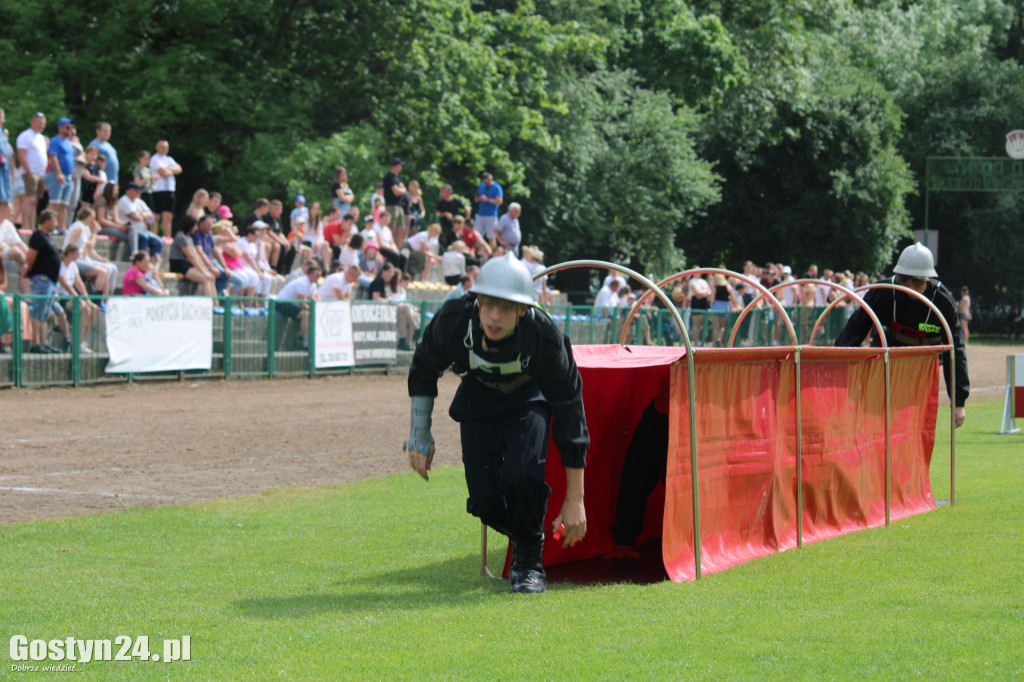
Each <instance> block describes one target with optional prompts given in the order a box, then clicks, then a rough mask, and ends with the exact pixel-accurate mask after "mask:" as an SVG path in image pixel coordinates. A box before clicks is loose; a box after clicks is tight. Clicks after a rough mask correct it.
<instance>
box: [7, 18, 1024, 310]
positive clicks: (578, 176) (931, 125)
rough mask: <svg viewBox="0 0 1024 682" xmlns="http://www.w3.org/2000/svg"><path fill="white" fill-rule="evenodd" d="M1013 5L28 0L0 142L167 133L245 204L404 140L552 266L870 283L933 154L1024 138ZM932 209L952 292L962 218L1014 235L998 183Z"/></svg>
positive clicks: (970, 262)
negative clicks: (833, 271) (28, 132)
mask: <svg viewBox="0 0 1024 682" xmlns="http://www.w3.org/2000/svg"><path fill="white" fill-rule="evenodd" d="M1021 19H1022V17H1021V3H1020V2H1016V1H1014V2H1001V1H1000V0H975V1H973V2H970V3H949V2H944V1H941V0H919V1H916V2H896V1H895V0H872V1H866V0H865V1H858V2H854V1H853V0H827V1H824V2H821V1H813V2H812V1H811V0H744V1H743V2H740V1H738V0H693V1H691V2H686V1H684V0H524V1H519V2H503V1H494V2H481V1H476V0H414V1H408V0H406V1H403V2H399V1H398V0H376V1H375V2H369V1H368V0H345V1H340V2H324V1H323V0H269V1H260V2H257V1H256V0H178V1H177V2H174V3H167V2H162V1H158V0H138V1H137V2H135V3H131V4H115V5H110V3H100V2H98V1H97V0H81V1H80V2H76V3H72V4H70V5H68V4H58V3H56V2H55V1H54V0H22V2H19V3H4V4H3V5H0V26H3V27H4V30H3V32H2V34H0V57H2V58H3V64H4V73H3V78H2V80H0V106H3V107H4V108H5V109H6V111H7V119H8V126H9V127H10V128H11V130H12V133H13V134H17V132H18V131H19V130H21V129H22V128H23V126H24V125H25V124H26V123H27V121H28V118H29V116H30V115H31V113H32V112H33V111H35V110H43V111H45V112H46V113H47V114H48V115H49V116H50V117H51V118H54V119H55V118H56V117H57V116H60V115H63V114H66V113H67V114H70V115H72V116H74V117H76V118H77V119H78V121H79V129H80V130H81V131H82V134H83V136H85V135H90V134H91V125H92V123H93V122H95V121H96V120H99V119H105V120H109V121H111V122H112V124H113V126H114V131H115V132H114V140H113V141H114V143H115V145H116V146H118V148H119V149H120V150H121V154H122V157H123V165H125V166H126V171H127V167H128V166H130V164H131V162H132V161H133V159H134V155H135V152H136V151H138V149H141V148H150V149H151V148H152V146H153V143H154V142H155V141H156V139H158V138H167V139H169V140H170V141H171V145H172V153H173V154H174V156H175V157H176V158H177V159H178V160H179V161H180V162H181V163H182V165H183V166H184V167H185V169H186V173H185V175H184V176H182V179H181V186H182V189H181V191H182V192H183V193H188V192H190V191H191V190H192V189H194V188H196V187H199V186H204V187H207V188H211V189H212V188H216V189H218V190H220V191H221V192H223V193H224V194H225V196H226V197H227V200H228V201H229V202H231V203H234V204H240V206H241V208H242V209H243V210H244V208H245V207H246V206H247V205H248V204H249V203H250V202H251V200H252V199H254V198H255V197H256V196H259V195H276V196H282V197H283V196H286V195H290V194H292V193H294V192H296V191H298V190H302V191H305V192H306V193H307V194H309V195H310V197H311V199H314V200H315V199H320V200H326V199H327V198H328V188H329V186H330V182H331V179H332V178H331V172H332V168H333V167H334V166H335V165H338V164H341V165H345V166H347V167H348V168H349V172H350V179H351V182H352V184H353V186H354V188H355V189H356V192H357V196H360V197H365V196H368V194H369V193H370V192H371V191H372V190H373V188H374V187H375V186H376V184H377V182H378V181H379V179H380V176H382V175H383V172H384V170H385V167H384V163H385V161H386V160H387V159H388V158H390V157H391V156H392V155H395V154H399V155H401V156H403V157H404V158H405V159H406V160H407V162H408V163H407V166H406V176H407V177H408V178H413V177H415V178H418V179H419V180H420V181H421V184H422V185H423V186H424V190H425V194H426V197H427V204H428V207H429V206H430V205H432V203H433V200H434V197H436V192H437V189H438V187H439V185H440V184H441V183H442V182H451V183H452V184H453V185H454V186H455V187H456V192H457V193H460V194H462V195H470V194H471V193H472V191H473V188H474V187H475V184H476V182H477V178H478V174H479V172H480V171H482V170H484V169H487V170H490V171H492V172H493V173H494V174H495V176H496V178H498V180H499V182H501V183H502V184H503V185H504V186H505V188H506V193H507V195H508V196H509V198H510V199H515V200H519V201H520V202H521V203H522V204H523V205H524V216H523V225H524V230H525V236H526V239H527V240H528V241H531V242H537V243H539V244H540V245H541V246H542V247H543V248H544V249H545V250H546V251H547V253H548V255H549V260H551V259H566V258H572V257H606V258H607V257H613V256H616V255H622V256H628V257H630V258H632V259H633V263H634V265H639V266H641V267H646V268H649V269H651V270H653V271H656V272H657V273H663V272H668V271H670V270H673V269H677V268H680V267H683V265H684V264H685V263H687V262H689V263H691V264H692V263H694V262H701V263H703V264H708V265H717V264H719V263H724V264H726V265H728V266H732V267H738V266H739V265H740V264H741V263H742V261H743V260H746V259H747V258H751V259H753V260H755V261H759V262H763V261H765V260H782V261H786V262H789V263H792V264H793V265H794V266H796V268H797V269H798V270H799V269H800V268H802V267H806V265H807V264H809V263H810V262H819V263H820V264H822V265H829V266H838V267H850V268H854V269H861V268H863V269H866V270H869V271H870V270H875V271H877V270H879V269H880V268H883V267H884V266H885V265H886V263H887V261H888V259H889V258H890V257H891V255H892V252H893V250H894V249H895V248H897V246H898V244H899V242H900V240H901V239H904V238H906V237H907V236H908V235H909V229H910V228H912V227H923V224H922V223H923V218H924V193H923V190H922V185H921V182H922V181H923V178H922V175H923V169H924V163H925V158H926V157H927V156H928V155H933V154H963V155H1000V154H1002V140H1003V138H1004V136H1005V134H1006V132H1007V131H1008V130H1010V129H1012V128H1015V127H1024V126H1022V125H1021V122H1020V121H1018V120H1016V119H1015V116H1016V112H1019V111H1021V110H1022V109H1024V87H1021V86H1022V85H1024V82H1022V78H1024V76H1022V71H1021V68H1020V64H1019V62H1018V58H1019V57H1020V43H1021V37H1022V35H1024V32H1022V31H1021V28H1020V27H1021V25H1022V20H1021ZM932 201H933V204H932V205H931V215H932V216H934V217H935V218H934V219H935V220H936V221H937V223H936V225H933V227H939V228H940V229H941V230H942V245H943V246H942V248H943V252H942V253H941V254H940V261H943V263H942V271H943V275H944V276H945V277H946V278H947V279H953V280H957V281H968V282H970V283H973V280H972V279H971V278H972V277H975V276H976V275H975V274H973V272H974V271H975V270H977V269H978V268H977V265H976V263H977V259H980V258H981V257H982V256H981V255H980V254H978V255H972V256H969V257H968V256H967V255H965V254H975V253H976V249H977V248H980V247H979V246H977V245H979V244H981V240H979V239H978V238H977V237H978V235H977V234H976V233H975V230H981V229H984V230H986V231H988V232H989V233H992V232H996V233H998V234H1002V235H1003V238H1004V239H1005V240H1006V241H1012V242H1013V243H1014V244H1016V242H1017V241H1019V240H1012V239H1010V236H1011V234H1012V230H1011V229H1010V227H1011V226H1013V225H1015V221H1016V216H1017V215H1018V214H1019V213H1020V208H1019V207H1018V203H1019V202H1018V201H1017V199H1016V198H1015V197H1006V198H1004V199H1003V200H1001V202H1000V203H998V204H992V203H989V202H988V200H983V199H981V198H978V197H938V198H934V197H933V198H932ZM979 212H980V213H979ZM995 223H998V226H996V225H995ZM982 225H984V226H985V227H984V228H982V227H980V226H982ZM988 237H991V234H990V235H987V237H986V238H988ZM997 242H998V240H997ZM986 244H987V242H986ZM947 248H948V249H951V252H949V253H947V251H946V249H947ZM984 248H989V247H988V246H986V247H984ZM1014 248H1016V247H1014V246H1012V245H1011V246H1009V247H1007V249H1004V250H1002V252H1001V255H1002V254H1009V255H1008V256H1007V257H1012V258H1015V259H1017V261H1018V262H1019V256H1020V255H1024V254H1017V253H1016V252H1015V251H1013V249H1014ZM949 266H952V268H950V267H949ZM1010 269H1011V270H1012V269H1013V268H1010ZM951 275H952V277H951ZM1014 277H1017V276H1016V275H1014V276H1011V277H1001V278H1000V279H999V281H998V282H995V281H993V282H984V283H982V282H981V280H978V282H979V283H982V284H983V285H984V287H989V288H992V289H995V288H999V290H1000V291H1001V290H1002V289H1003V288H1006V289H1008V290H1012V291H1019V290H1020V289H1021V288H1024V284H1022V283H1021V282H1020V281H1019V279H1014ZM983 296H984V294H982V297H983Z"/></svg>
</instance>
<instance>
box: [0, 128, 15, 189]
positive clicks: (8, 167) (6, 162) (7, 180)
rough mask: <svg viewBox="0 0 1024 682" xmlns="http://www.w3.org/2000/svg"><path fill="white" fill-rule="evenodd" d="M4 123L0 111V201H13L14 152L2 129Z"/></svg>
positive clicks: (5, 130)
mask: <svg viewBox="0 0 1024 682" xmlns="http://www.w3.org/2000/svg"><path fill="white" fill-rule="evenodd" d="M6 121H7V114H6V113H4V110H3V109H0V201H14V194H13V193H12V186H13V185H14V157H13V154H14V150H13V149H12V148H11V142H10V140H8V139H7V134H6V133H7V129H6V128H4V123H5V122H6Z"/></svg>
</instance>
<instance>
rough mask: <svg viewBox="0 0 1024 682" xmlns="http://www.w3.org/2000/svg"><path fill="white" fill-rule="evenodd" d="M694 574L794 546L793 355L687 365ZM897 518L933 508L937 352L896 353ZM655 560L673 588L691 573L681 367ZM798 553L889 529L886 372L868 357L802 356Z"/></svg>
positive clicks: (838, 353) (709, 354)
mask: <svg viewBox="0 0 1024 682" xmlns="http://www.w3.org/2000/svg"><path fill="white" fill-rule="evenodd" d="M695 365H696V369H695V371H696V374H695V380H696V397H697V408H696V409H697V452H698V458H699V461H698V474H699V476H698V492H699V497H700V500H699V501H700V515H701V516H700V526H701V555H702V556H701V571H702V573H712V572H715V571H720V570H723V569H725V568H728V567H730V566H735V565H736V564H739V563H743V562H745V561H749V560H750V559H753V558H756V557H760V556H765V555H767V554H770V553H772V552H777V551H781V550H785V549H790V548H793V547H795V546H796V531H797V519H796V437H795V434H796V423H797V422H796V399H795V397H796V394H795V389H796V381H795V372H796V365H795V356H794V355H793V354H792V353H785V354H782V353H778V352H774V353H773V351H772V350H771V349H764V350H763V351H762V350H758V351H750V350H735V351H733V350H723V351H702V352H698V353H697V355H696V357H695ZM890 366H891V374H892V382H891V385H892V393H891V405H892V420H891V424H892V427H891V442H892V446H891V484H892V495H891V502H890V504H891V515H892V518H903V517H905V516H909V515H912V514H917V513H920V512H923V511H927V510H929V509H933V508H934V507H935V501H934V498H933V497H932V494H931V488H930V484H929V481H928V465H929V462H930V459H931V452H932V446H933V445H934V439H935V416H936V411H937V407H938V399H937V393H936V390H937V384H938V376H939V374H938V373H939V368H938V361H937V354H936V351H935V350H934V349H893V350H892V351H891V356H890ZM672 371H673V374H672V404H673V409H672V412H671V422H670V434H669V460H668V482H667V492H666V503H665V529H664V537H663V540H662V552H663V556H664V561H665V567H666V569H667V571H668V573H669V576H670V577H671V578H672V579H673V580H691V579H693V578H694V577H695V575H696V569H695V565H694V544H693V503H692V496H691V495H692V492H691V485H692V484H691V476H690V421H689V399H688V387H687V382H686V365H685V364H683V363H680V364H678V365H676V366H674V367H673V370H672ZM800 379H801V410H802V434H803V444H802V447H803V459H802V482H801V484H802V488H803V495H804V518H803V533H804V541H805V542H813V541H815V540H821V539H824V538H829V537H835V536H836V535H841V534H843V533H848V532H852V531H855V530H860V529H862V528H866V527H869V526H879V525H883V524H884V523H885V366H884V363H883V361H882V360H881V355H880V353H879V352H878V351H877V350H875V349H831V348H821V349H817V348H804V349H802V350H801V376H800Z"/></svg>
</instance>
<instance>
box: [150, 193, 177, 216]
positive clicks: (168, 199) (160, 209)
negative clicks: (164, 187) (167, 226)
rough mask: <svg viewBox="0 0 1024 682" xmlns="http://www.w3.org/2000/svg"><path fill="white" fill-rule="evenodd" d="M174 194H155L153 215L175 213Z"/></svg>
mask: <svg viewBox="0 0 1024 682" xmlns="http://www.w3.org/2000/svg"><path fill="white" fill-rule="evenodd" d="M174 203H175V202H174V192H153V213H174Z"/></svg>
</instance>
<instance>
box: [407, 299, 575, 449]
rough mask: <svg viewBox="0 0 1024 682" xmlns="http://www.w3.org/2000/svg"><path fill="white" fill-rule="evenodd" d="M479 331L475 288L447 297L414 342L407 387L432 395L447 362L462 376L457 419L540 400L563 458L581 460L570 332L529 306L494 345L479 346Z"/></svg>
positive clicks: (493, 415)
mask: <svg viewBox="0 0 1024 682" xmlns="http://www.w3.org/2000/svg"><path fill="white" fill-rule="evenodd" d="M482 338H483V330H482V329H481V328H480V322H479V317H478V316H477V309H476V297H475V296H473V295H471V294H470V295H466V296H463V297H461V298H457V299H454V300H451V301H448V302H447V303H445V304H444V305H443V306H442V307H441V308H440V309H439V310H438V311H437V313H436V314H435V315H434V319H433V320H431V321H430V324H428V325H427V328H426V329H425V330H424V331H423V339H422V340H421V341H420V343H419V345H417V347H416V353H415V355H413V360H412V366H411V367H410V368H409V395H410V396H417V395H426V396H437V380H438V378H439V377H440V376H441V374H443V373H444V370H446V369H448V368H451V370H452V371H453V372H454V373H455V374H458V375H459V376H461V377H462V384H461V385H460V386H459V389H458V391H457V392H456V394H455V400H453V401H452V404H451V407H450V408H449V410H448V412H449V414H450V415H451V417H452V419H454V420H455V421H458V422H463V421H483V420H489V419H500V418H503V417H507V416H510V415H511V413H512V412H513V411H515V410H516V409H517V408H519V407H521V406H523V405H525V404H527V403H531V402H545V403H547V404H548V405H549V406H550V408H551V413H552V417H553V419H552V435H553V437H554V440H555V445H557V446H558V451H559V453H560V454H561V458H562V465H563V466H566V467H571V468H581V467H583V466H584V464H585V463H586V452H587V447H588V446H589V445H590V435H589V433H588V432H587V420H586V416H585V415H584V412H583V393H582V391H583V382H582V380H581V379H580V373H579V370H578V369H577V368H576V361H575V360H574V359H573V356H572V347H571V345H570V343H569V339H568V337H566V336H565V334H563V333H562V330H561V329H559V328H558V327H557V326H556V325H555V323H554V322H553V321H552V320H551V318H550V317H548V316H547V315H546V314H545V313H543V312H541V311H539V310H537V309H535V308H530V309H528V310H527V311H526V314H525V315H524V316H523V317H522V319H521V320H520V322H519V326H518V327H517V329H516V331H515V333H514V334H513V335H512V336H511V337H509V338H508V339H506V340H504V341H503V342H501V343H499V344H497V345H498V349H497V351H496V352H483V350H482V348H481V339H482ZM489 345H490V344H489Z"/></svg>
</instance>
